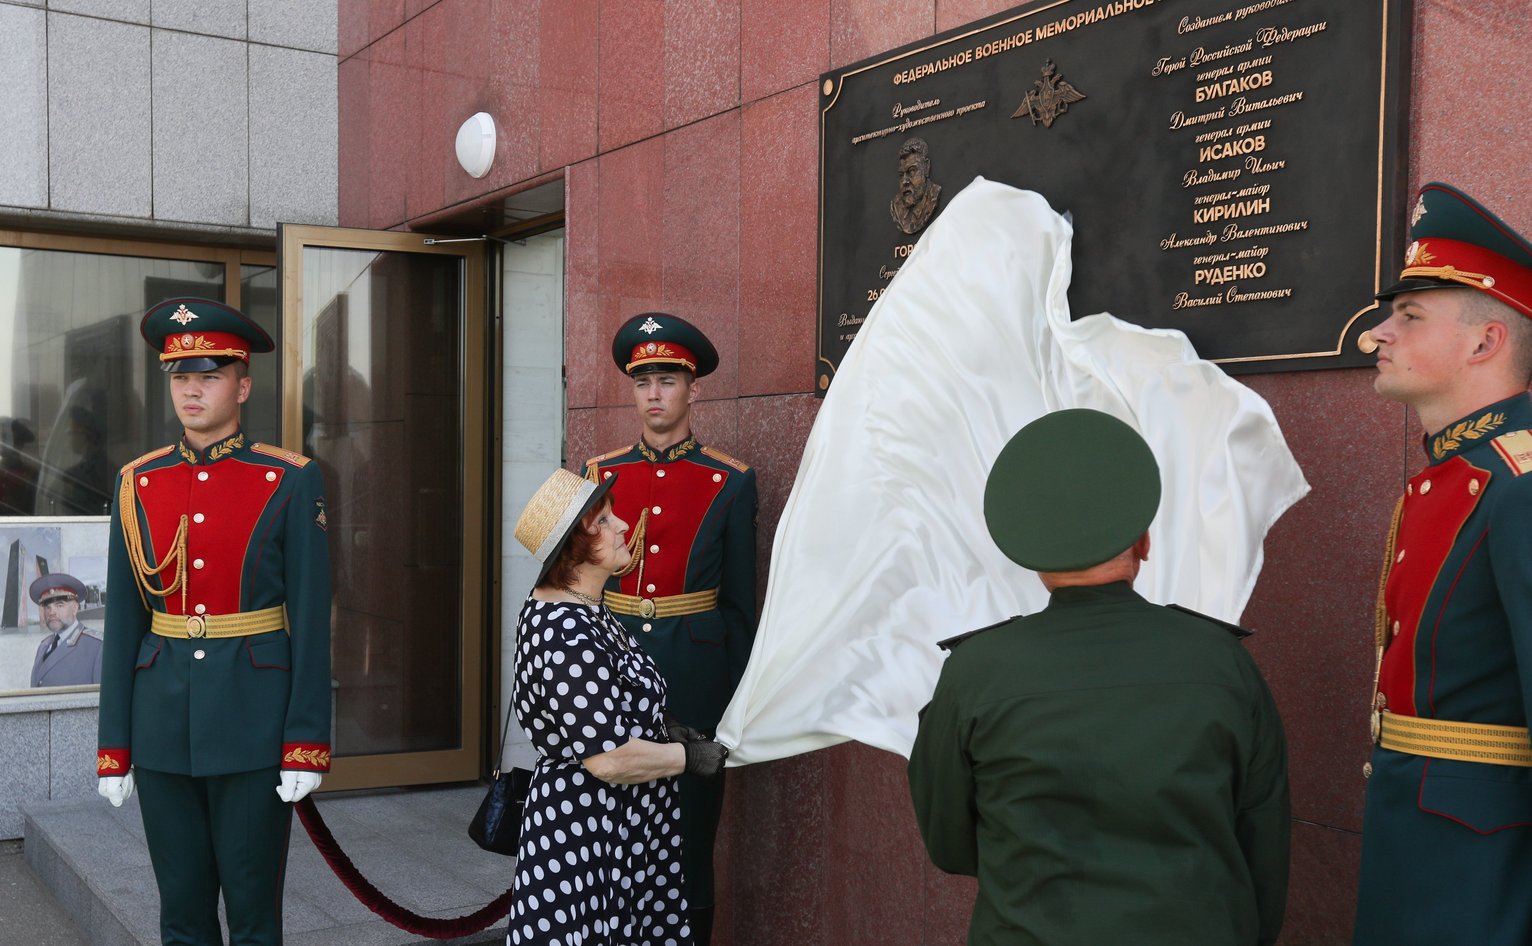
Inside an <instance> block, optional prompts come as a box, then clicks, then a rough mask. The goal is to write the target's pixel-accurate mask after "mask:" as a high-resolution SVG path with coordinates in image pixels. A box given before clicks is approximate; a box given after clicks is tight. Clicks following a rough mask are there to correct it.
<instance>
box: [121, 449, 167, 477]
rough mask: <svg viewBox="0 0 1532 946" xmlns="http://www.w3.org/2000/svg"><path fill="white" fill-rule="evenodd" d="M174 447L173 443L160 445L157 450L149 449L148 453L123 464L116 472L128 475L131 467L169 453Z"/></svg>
mask: <svg viewBox="0 0 1532 946" xmlns="http://www.w3.org/2000/svg"><path fill="white" fill-rule="evenodd" d="M175 448H176V445H175V444H170V445H169V446H165V447H160V448H159V449H158V450H150V451H149V452H148V453H146V454H144V455H143V456H141V457H139V458H138V459H137V460H134V461H132V462H131V463H125V464H123V466H122V469H120V470H118V471H117V472H118V474H119V475H121V476H127V475H128V471H129V470H131V469H133V468H134V467H136V466H141V465H143V464H145V463H148V462H149V461H150V460H153V459H154V458H156V457H162V456H164V455H165V454H167V453H169V452H170V451H172V450H174V449H175Z"/></svg>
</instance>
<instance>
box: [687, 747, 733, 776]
mask: <svg viewBox="0 0 1532 946" xmlns="http://www.w3.org/2000/svg"><path fill="white" fill-rule="evenodd" d="M681 748H682V749H684V750H686V771H687V774H689V775H701V776H703V777H707V776H712V775H717V774H718V773H719V772H722V771H723V760H725V759H727V758H728V757H729V749H728V747H727V746H725V745H724V744H723V743H720V742H713V741H712V740H711V739H702V740H699V741H697V742H686V743H682V744H681Z"/></svg>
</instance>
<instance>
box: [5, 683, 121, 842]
mask: <svg viewBox="0 0 1532 946" xmlns="http://www.w3.org/2000/svg"><path fill="white" fill-rule="evenodd" d="M97 702H98V697H97V694H96V692H95V691H90V692H83V693H82V692H67V693H66V692H60V693H58V694H56V695H54V694H47V693H42V694H38V695H36V696H31V695H28V696H8V697H0V840H4V839H9V838H19V837H21V824H22V817H21V812H20V811H19V808H20V807H21V806H23V805H28V804H31V803H33V802H38V801H47V800H50V799H61V798H87V797H91V796H94V795H95V793H96V707H97ZM101 803H102V804H103V805H104V804H106V801H105V800H103V801H102V802H101Z"/></svg>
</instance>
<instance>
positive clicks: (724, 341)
mask: <svg viewBox="0 0 1532 946" xmlns="http://www.w3.org/2000/svg"><path fill="white" fill-rule="evenodd" d="M1012 5H1013V3H1011V2H1010V0H622V2H617V0H608V2H599V0H341V3H340V8H341V11H340V13H341V15H340V53H341V57H342V61H341V65H340V120H341V127H340V194H341V222H342V223H343V224H344V225H347V226H359V227H374V228H390V227H400V226H409V225H410V223H411V221H414V220H418V219H420V218H422V217H426V216H431V215H437V214H439V212H441V211H443V210H444V209H448V208H452V207H465V208H466V207H471V206H473V204H474V203H475V202H476V201H480V200H482V199H484V198H485V197H486V196H487V195H490V194H492V193H495V192H497V191H504V190H506V189H508V188H509V189H514V187H515V185H517V184H518V183H520V182H526V181H531V180H533V179H534V178H539V177H545V176H547V175H549V174H562V175H563V177H564V181H565V187H566V195H567V196H566V207H567V212H568V259H567V272H568V276H567V285H566V290H567V293H566V300H567V323H566V324H567V329H566V338H567V348H568V353H569V354H568V377H569V407H570V412H569V439H570V447H569V449H570V456H571V460H572V461H574V460H578V459H580V458H582V457H584V456H587V455H590V454H592V453H595V452H597V451H598V450H601V449H609V448H610V447H612V446H614V445H617V444H620V443H623V442H626V441H628V440H630V439H631V438H632V437H633V435H634V433H635V425H634V418H633V416H632V408H631V406H630V404H629V402H628V400H627V394H626V388H625V383H624V380H623V378H622V377H621V376H620V375H618V374H617V373H616V372H615V371H614V370H612V368H611V366H610V362H609V361H608V355H607V351H608V339H609V338H610V337H611V333H612V332H613V330H614V329H615V328H616V326H617V324H618V323H619V322H620V321H621V319H622V318H623V317H625V316H626V315H628V314H630V313H632V312H636V311H641V310H642V309H645V308H650V307H655V308H663V309H669V310H672V311H675V312H678V313H682V314H685V315H686V316H687V317H689V318H691V319H693V320H695V321H696V322H697V323H698V324H700V325H701V326H702V327H703V328H704V329H705V330H706V331H707V332H708V334H709V335H710V336H711V337H712V338H713V339H714V340H715V342H717V344H718V347H719V349H720V352H721V354H722V356H723V367H722V368H721V369H720V370H719V372H718V373H717V374H716V375H715V376H712V377H709V378H708V379H706V381H705V382H704V391H703V393H704V398H705V400H704V401H703V402H702V403H701V404H700V405H699V408H698V411H697V418H696V427H697V429H698V431H699V432H700V433H701V434H702V436H703V437H705V439H706V440H707V441H708V442H711V443H713V444H716V445H717V446H719V447H721V448H722V449H724V450H727V451H730V452H733V453H737V454H739V455H740V456H742V457H744V458H746V459H748V460H749V461H750V462H752V463H754V464H755V465H756V466H757V468H758V470H759V471H760V482H761V487H762V493H761V515H760V526H761V536H762V548H761V561H762V568H763V572H764V564H765V562H766V560H767V543H768V542H769V541H770V537H771V535H772V533H773V531H774V529H775V527H776V523H777V519H778V516H779V515H780V512H781V509H782V506H783V503H784V502H785V500H786V497H787V492H788V489H789V488H790V486H791V482H792V476H793V473H794V470H795V469H796V466H797V460H798V456H799V453H800V452H801V449H802V445H803V442H804V439H805V438H806V436H807V434H808V429H809V426H810V425H811V424H812V422H813V418H814V413H815V411H816V409H817V406H818V402H817V401H816V400H815V399H814V397H813V396H812V394H811V393H809V392H810V391H811V390H812V384H813V379H814V375H813V365H812V362H813V354H814V326H815V311H814V310H815V299H814V292H815V271H814V268H815V262H814V261H815V245H814V236H813V234H814V233H815V230H816V228H815V204H816V187H817V182H816V156H817V137H816V136H817V113H816V107H817V106H816V101H817V100H816V96H815V88H814V87H815V83H816V81H817V78H818V75H819V73H820V72H822V71H824V70H826V69H829V68H832V67H835V66H839V65H842V64H845V63H849V62H852V61H855V60H857V59H860V58H863V57H865V56H868V55H871V54H873V53H876V52H879V51H882V50H884V49H888V48H891V47H894V46H898V45H901V44H903V43H907V42H910V41H912V40H916V39H920V38H922V37H925V36H928V35H931V34H933V33H935V32H939V31H941V30H944V29H948V28H950V27H953V26H958V25H961V24H963V23H966V22H968V21H971V20H973V19H975V18H978V17H981V16H985V15H988V14H990V13H993V12H997V11H999V10H1002V9H1005V8H1007V7H1009V6H1012ZM1414 27H1415V29H1414V44H1415V51H1414V63H1413V68H1414V73H1415V75H1414V80H1413V82H1414V85H1413V95H1412V106H1411V117H1410V145H1409V148H1410V152H1409V156H1408V160H1409V167H1410V168H1411V175H1410V176H1411V181H1412V183H1416V184H1418V183H1421V182H1424V181H1428V180H1434V179H1443V180H1448V181H1451V182H1453V183H1455V184H1458V185H1460V186H1462V187H1464V188H1465V189H1466V190H1467V191H1468V192H1469V193H1471V194H1474V195H1475V196H1477V197H1479V198H1480V199H1481V200H1483V201H1484V202H1486V203H1487V204H1488V205H1489V206H1490V207H1491V208H1493V209H1496V210H1497V211H1499V212H1500V213H1501V214H1502V215H1503V216H1504V217H1506V218H1507V219H1508V220H1509V221H1510V222H1511V223H1512V224H1513V225H1518V226H1519V227H1521V228H1522V229H1523V231H1524V232H1532V189H1529V188H1527V187H1526V183H1527V181H1526V172H1525V170H1524V169H1525V167H1526V161H1525V157H1524V142H1525V141H1526V140H1527V138H1528V131H1529V128H1528V125H1529V120H1532V110H1529V109H1528V106H1527V104H1526V103H1527V102H1528V101H1529V100H1532V94H1529V93H1532V88H1529V83H1528V80H1527V79H1526V78H1525V77H1526V76H1527V75H1528V74H1529V73H1532V62H1529V60H1532V27H1529V25H1528V21H1527V18H1526V17H1525V10H1524V4H1523V3H1522V2H1521V0H1474V2H1472V3H1469V2H1465V0H1416V10H1415V22H1414ZM479 110H484V111H488V112H490V114H492V115H494V116H495V118H496V121H497V123H498V124H499V126H500V129H501V134H500V142H499V146H498V154H497V157H496V161H495V165H494V168H493V169H492V171H491V172H490V174H489V176H487V177H486V178H484V179H482V180H479V181H475V180H472V179H471V178H469V177H468V176H467V175H465V174H463V173H462V171H461V170H460V169H459V168H458V166H457V164H456V161H455V159H454V157H453V153H452V140H453V135H454V133H455V130H456V127H457V125H458V123H460V122H461V121H462V120H463V119H464V118H466V117H467V116H468V115H469V114H471V113H473V112H475V111H479ZM1246 380H1247V382H1248V383H1249V384H1250V385H1251V386H1252V387H1253V388H1254V389H1255V390H1257V391H1259V392H1260V393H1261V394H1262V395H1263V396H1265V397H1266V398H1267V399H1268V400H1269V401H1270V402H1271V404H1272V406H1273V408H1274V409H1275V410H1276V413H1277V416H1278V418H1279V419H1280V421H1281V422H1282V425H1283V429H1284V431H1285V432H1286V434H1287V436H1288V439H1289V441H1290V442H1291V444H1292V447H1293V451H1294V453H1295V454H1296V455H1297V457H1298V460H1299V462H1300V463H1301V464H1302V465H1303V468H1304V470H1305V472H1306V474H1307V476H1308V478H1309V481H1310V482H1311V483H1312V484H1313V487H1314V489H1313V492H1312V493H1311V494H1310V496H1309V497H1308V498H1307V499H1305V500H1304V501H1303V502H1302V503H1300V504H1299V505H1298V506H1297V507H1296V508H1295V509H1294V510H1293V511H1292V512H1291V513H1289V514H1288V516H1287V517H1286V518H1285V519H1283V521H1282V522H1281V523H1279V524H1278V526H1277V527H1276V529H1275V530H1274V531H1273V533H1272V535H1271V537H1270V539H1269V540H1268V542H1267V564H1266V569H1265V571H1264V573H1263V575H1262V578H1261V582H1260V585H1259V586H1258V588H1257V589H1256V593H1255V597H1254V599H1253V600H1252V601H1251V604H1250V608H1249V610H1248V611H1247V613H1246V618H1245V619H1246V623H1248V624H1250V625H1251V626H1253V627H1255V628H1257V629H1258V631H1259V632H1260V633H1259V634H1258V636H1257V637H1255V638H1254V639H1253V640H1252V642H1251V645H1250V646H1251V649H1252V650H1253V651H1254V652H1255V654H1256V655H1257V657H1258V659H1259V660H1260V662H1261V665H1262V667H1263V668H1264V669H1265V671H1266V673H1267V675H1268V678H1269V679H1270V681H1271V684H1272V687H1273V689H1274V691H1275V692H1276V695H1277V699H1278V702H1279V704H1280V705H1281V708H1282V711H1283V715H1284V718H1285V720H1286V723H1287V727H1288V736H1289V740H1290V743H1291V750H1292V781H1293V801H1294V840H1295V846H1294V860H1293V874H1292V897H1291V900H1290V905H1289V910H1288V924H1287V929H1286V932H1285V934H1284V937H1283V940H1282V941H1283V943H1284V944H1310V943H1343V942H1346V941H1348V937H1349V930H1350V924H1351V902H1352V898H1353V895H1354V891H1355V886H1356V881H1355V873H1356V864H1357V855H1358V850H1359V836H1358V832H1359V829H1360V825H1361V798H1362V779H1361V776H1360V769H1361V764H1362V762H1363V760H1364V758H1365V754H1366V738H1367V737H1366V724H1365V721H1364V720H1365V713H1366V709H1367V700H1368V697H1369V689H1368V688H1369V685H1370V682H1371V672H1372V666H1371V661H1372V657H1371V644H1370V634H1371V623H1370V621H1371V618H1370V611H1371V606H1372V599H1373V596H1374V593H1375V584H1376V573H1377V566H1378V561H1377V557H1378V554H1379V548H1380V543H1381V540H1382V534H1383V531H1384V529H1385V527H1386V519H1387V516H1388V514H1389V510H1390V509H1391V508H1392V500H1393V498H1394V496H1395V495H1396V493H1397V492H1398V490H1399V489H1400V488H1401V487H1402V482H1403V480H1404V478H1405V477H1406V476H1407V475H1408V473H1409V472H1410V471H1412V470H1413V469H1415V468H1416V467H1417V466H1418V465H1419V464H1420V462H1421V459H1422V457H1421V455H1420V454H1419V451H1418V448H1417V446H1416V438H1417V437H1418V435H1419V431H1418V430H1415V429H1413V428H1412V426H1411V421H1410V420H1409V418H1407V416H1406V414H1405V412H1404V411H1403V410H1402V409H1401V408H1399V407H1397V406H1395V405H1393V404H1391V403H1389V402H1385V401H1383V400H1381V399H1379V398H1378V397H1376V396H1375V395H1374V394H1373V393H1372V390H1371V372H1370V371H1368V370H1348V371H1325V372H1309V373H1302V374H1272V375H1262V376H1256V377H1251V378H1247V379H1246ZM763 578H764V575H763ZM729 778H730V798H729V804H728V810H727V814H726V828H725V831H724V834H723V839H722V841H721V845H722V847H721V850H720V858H719V863H720V878H719V879H720V890H721V891H722V894H721V896H722V899H721V903H720V907H719V921H720V929H721V931H722V932H721V935H720V936H719V938H718V939H717V940H715V942H719V943H721V944H725V946H728V944H732V946H768V944H771V946H775V944H784V946H785V944H794V946H797V944H803V943H846V944H863V943H866V944H872V943H877V944H893V946H919V944H926V946H950V944H959V943H962V942H963V940H964V930H965V928H966V920H967V911H968V907H969V904H970V902H971V900H972V896H973V885H972V883H971V882H969V881H966V880H963V879H955V878H950V877H946V876H944V875H942V874H940V873H939V872H937V871H936V870H935V869H934V868H932V867H931V866H930V865H929V863H928V862H927V861H926V858H925V856H924V852H923V849H922V847H921V844H920V840H919V837H918V835H917V832H916V830H915V826H914V822H913V818H912V816H911V813H910V808H909V802H908V794H907V786H906V783H905V779H904V772H903V762H902V760H900V759H897V758H895V757H893V756H890V755H888V754H886V753H882V752H879V751H876V750H872V749H868V748H865V747H861V746H857V745H847V746H841V747H838V748H836V749H832V750H827V751H823V752H818V753H813V754H810V755H808V756H804V757H800V758H796V759H789V760H785V761H782V762H778V763H772V764H767V765H761V766H752V767H748V768H745V769H742V770H738V771H735V772H732V773H731V774H730V776H729Z"/></svg>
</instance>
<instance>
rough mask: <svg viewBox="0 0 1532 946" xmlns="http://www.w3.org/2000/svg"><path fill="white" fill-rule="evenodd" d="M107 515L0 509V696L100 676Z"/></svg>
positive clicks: (84, 682) (71, 684)
mask: <svg viewBox="0 0 1532 946" xmlns="http://www.w3.org/2000/svg"><path fill="white" fill-rule="evenodd" d="M110 522H111V520H110V519H109V518H108V517H106V516H62V517H0V569H3V572H0V696H15V695H18V694H23V693H35V692H37V691H38V690H42V689H49V688H57V687H77V686H90V685H93V684H97V683H99V682H100V680H101V642H102V639H103V636H104V634H105V622H106V595H107V587H106V545H107V532H108V529H109V528H110ZM130 590H131V589H130Z"/></svg>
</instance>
